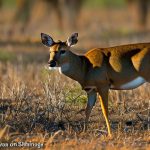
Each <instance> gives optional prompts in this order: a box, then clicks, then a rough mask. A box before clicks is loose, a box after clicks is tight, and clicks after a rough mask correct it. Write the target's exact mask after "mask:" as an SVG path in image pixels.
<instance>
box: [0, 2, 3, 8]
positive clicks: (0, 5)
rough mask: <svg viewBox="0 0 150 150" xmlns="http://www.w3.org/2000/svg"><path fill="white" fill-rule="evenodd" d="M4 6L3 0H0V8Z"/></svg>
mask: <svg viewBox="0 0 150 150" xmlns="http://www.w3.org/2000/svg"><path fill="white" fill-rule="evenodd" d="M2 6H3V0H0V9H1V8H2Z"/></svg>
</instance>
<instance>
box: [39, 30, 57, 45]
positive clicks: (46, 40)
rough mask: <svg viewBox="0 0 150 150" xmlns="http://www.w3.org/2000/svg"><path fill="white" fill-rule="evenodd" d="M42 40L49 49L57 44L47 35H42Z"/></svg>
mask: <svg viewBox="0 0 150 150" xmlns="http://www.w3.org/2000/svg"><path fill="white" fill-rule="evenodd" d="M41 40H42V43H43V44H44V45H45V46H48V47H50V46H52V45H53V44H54V43H55V42H54V40H53V39H52V37H50V36H49V35H47V34H45V33H41Z"/></svg>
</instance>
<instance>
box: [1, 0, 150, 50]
mask: <svg viewBox="0 0 150 150" xmlns="http://www.w3.org/2000/svg"><path fill="white" fill-rule="evenodd" d="M149 5H150V0H115V1H111V0H92V1H91V0H0V35H1V36H0V42H1V43H2V44H3V43H5V44H6V42H8V43H9V42H11V41H15V42H17V41H18V43H19V42H24V41H26V40H28V41H31V43H33V44H34V42H35V41H37V42H40V33H41V32H46V33H49V34H50V35H51V36H53V37H54V39H56V40H58V39H62V40H66V38H67V37H68V36H69V35H70V34H71V33H72V32H78V33H79V37H80V40H79V42H80V46H79V47H83V48H85V49H88V48H91V47H93V46H94V47H97V46H98V47H103V46H111V45H118V44H125V43H134V42H146V41H149V39H150V38H149V30H150V19H149V18H150V15H149V14H150V11H149V8H150V6H149ZM147 36H148V37H147ZM8 39H9V40H8ZM0 46H1V45H0Z"/></svg>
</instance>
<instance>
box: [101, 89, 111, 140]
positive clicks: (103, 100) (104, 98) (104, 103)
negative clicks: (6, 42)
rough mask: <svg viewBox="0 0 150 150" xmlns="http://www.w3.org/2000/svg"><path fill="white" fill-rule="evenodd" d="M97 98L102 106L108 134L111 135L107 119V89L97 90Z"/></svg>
mask: <svg viewBox="0 0 150 150" xmlns="http://www.w3.org/2000/svg"><path fill="white" fill-rule="evenodd" d="M99 100H100V105H101V108H102V113H103V115H104V118H105V121H106V125H107V130H108V135H109V136H110V137H111V129H110V123H109V120H108V89H103V90H100V91H99Z"/></svg>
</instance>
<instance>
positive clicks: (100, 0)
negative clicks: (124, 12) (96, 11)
mask: <svg viewBox="0 0 150 150" xmlns="http://www.w3.org/2000/svg"><path fill="white" fill-rule="evenodd" d="M124 5H125V0H115V1H112V0H92V1H91V0H87V1H86V6H88V7H91V8H95V7H101V8H102V7H123V6H124Z"/></svg>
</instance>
